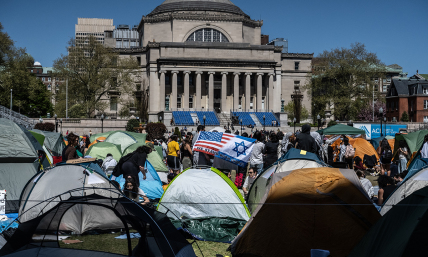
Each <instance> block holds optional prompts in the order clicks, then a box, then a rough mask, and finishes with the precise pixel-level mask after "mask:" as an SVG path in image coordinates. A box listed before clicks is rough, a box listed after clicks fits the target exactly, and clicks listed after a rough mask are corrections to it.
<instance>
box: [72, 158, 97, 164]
mask: <svg viewBox="0 0 428 257" xmlns="http://www.w3.org/2000/svg"><path fill="white" fill-rule="evenodd" d="M96 160H97V159H95V158H82V159H74V160H68V161H67V162H66V163H68V164H76V163H84V162H93V161H96Z"/></svg>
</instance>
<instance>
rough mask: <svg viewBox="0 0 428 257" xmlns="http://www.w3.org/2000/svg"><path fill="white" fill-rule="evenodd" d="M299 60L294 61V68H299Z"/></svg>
mask: <svg viewBox="0 0 428 257" xmlns="http://www.w3.org/2000/svg"><path fill="white" fill-rule="evenodd" d="M299 64H300V63H299V62H294V70H299Z"/></svg>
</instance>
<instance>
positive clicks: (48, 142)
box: [32, 129, 65, 156]
mask: <svg viewBox="0 0 428 257" xmlns="http://www.w3.org/2000/svg"><path fill="white" fill-rule="evenodd" d="M32 131H34V132H36V133H39V134H42V135H44V136H45V142H44V145H45V146H46V147H47V148H48V149H49V150H51V151H52V152H54V153H55V154H54V155H55V156H60V155H61V154H62V150H63V149H64V148H65V143H64V140H63V139H62V135H61V134H60V133H56V132H49V131H42V130H38V129H33V130H32Z"/></svg>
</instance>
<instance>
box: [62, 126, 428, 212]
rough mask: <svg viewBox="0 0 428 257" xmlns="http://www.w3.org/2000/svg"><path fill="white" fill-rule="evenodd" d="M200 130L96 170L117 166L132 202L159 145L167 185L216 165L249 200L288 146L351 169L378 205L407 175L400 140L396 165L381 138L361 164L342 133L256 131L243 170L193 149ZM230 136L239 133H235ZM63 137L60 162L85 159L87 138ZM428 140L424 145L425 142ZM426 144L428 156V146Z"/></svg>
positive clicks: (107, 161)
mask: <svg viewBox="0 0 428 257" xmlns="http://www.w3.org/2000/svg"><path fill="white" fill-rule="evenodd" d="M203 131H205V126H203V125H199V126H197V129H196V131H194V130H193V129H192V131H187V128H186V127H183V128H182V129H181V132H180V134H181V135H177V134H172V133H171V132H169V133H168V134H167V138H165V137H164V138H161V139H157V140H154V141H153V143H152V142H148V143H147V146H142V147H139V148H138V149H137V150H136V151H135V152H134V153H133V154H132V155H131V156H130V157H129V158H127V157H126V156H124V157H123V158H122V159H121V160H120V161H119V163H117V162H116V161H115V160H114V159H113V158H112V156H111V154H108V155H107V156H106V158H105V159H104V160H103V162H102V163H100V166H101V167H102V169H103V170H104V171H106V170H107V169H109V167H116V166H117V167H120V169H117V168H116V169H115V172H113V176H112V178H113V180H114V178H115V177H117V176H119V175H123V176H124V177H125V178H126V183H125V188H124V190H125V191H128V193H127V194H131V195H129V196H130V198H132V199H133V198H136V194H139V195H142V196H145V194H144V192H140V191H138V190H137V189H138V188H139V183H140V181H139V179H138V173H139V172H142V173H143V175H145V174H146V172H147V171H146V170H145V169H144V163H145V161H146V158H147V155H148V154H149V153H150V152H151V151H153V150H154V145H159V146H162V152H163V160H164V162H165V164H166V166H167V167H168V169H169V175H168V183H169V182H170V181H172V179H173V178H174V176H176V175H178V174H179V173H180V172H181V171H183V170H185V169H187V168H190V167H214V168H217V169H218V170H220V171H222V172H224V174H225V175H227V176H228V177H232V176H233V181H234V183H235V185H236V186H237V187H238V188H239V189H240V190H241V192H242V193H243V195H244V196H247V194H248V193H249V190H250V188H251V186H252V184H253V182H254V181H255V179H256V178H257V176H258V175H260V174H261V172H262V171H263V170H265V169H266V168H268V167H270V166H271V165H272V164H274V163H275V162H276V161H277V160H278V159H279V158H281V156H283V155H284V154H286V153H287V152H288V151H289V150H290V149H291V148H296V149H299V150H303V151H306V152H310V153H314V154H316V155H318V156H319V158H320V159H321V160H323V161H324V162H325V163H327V164H329V165H330V166H333V167H339V168H349V169H354V170H355V171H356V175H357V176H358V178H359V179H360V181H361V183H362V185H363V187H364V189H365V190H366V191H367V193H368V195H369V196H370V197H371V198H373V200H374V202H375V203H376V204H378V205H381V204H382V203H383V201H384V200H385V199H386V198H387V197H388V196H389V195H390V194H391V193H392V192H393V191H394V190H393V188H394V187H395V186H396V185H397V184H399V183H401V181H402V180H403V179H404V177H405V176H406V174H407V161H408V159H409V158H410V156H409V150H408V149H409V148H408V147H407V145H406V143H405V141H400V142H398V143H399V148H398V151H397V154H398V158H395V160H394V162H392V160H393V150H392V149H391V146H390V145H389V143H388V140H387V139H383V140H382V141H381V143H380V147H379V148H378V156H379V160H377V159H376V158H375V159H374V160H371V159H370V158H369V157H370V156H367V160H366V158H364V159H365V160H362V159H361V158H360V157H358V156H355V150H356V148H354V146H353V145H352V144H351V143H350V140H349V138H348V137H347V136H345V135H341V136H340V137H339V139H340V143H339V144H337V143H336V144H333V143H334V141H336V140H337V139H338V138H337V137H333V138H327V137H325V138H322V137H321V135H320V134H319V133H317V132H311V126H310V125H309V124H306V125H303V126H302V128H301V131H300V130H298V131H297V132H296V133H291V132H288V133H286V134H284V133H283V132H281V131H280V130H279V129H278V130H277V131H273V130H272V131H259V130H255V131H254V133H251V134H250V135H249V134H248V133H246V132H244V133H242V135H241V136H242V137H250V138H253V139H255V143H254V146H253V150H252V152H251V156H250V159H249V163H248V166H247V167H246V168H243V167H239V166H238V165H235V164H233V163H230V162H227V161H225V160H223V159H221V158H217V157H215V156H212V155H208V154H206V153H203V152H199V151H193V146H194V145H195V143H196V141H197V139H198V137H199V134H200V133H201V132H203ZM225 133H232V131H230V130H227V129H226V130H225ZM234 133H235V134H238V135H239V131H236V132H234ZM67 138H68V147H66V148H65V149H64V151H63V160H71V159H76V158H81V157H82V156H84V154H85V152H86V150H87V148H86V146H87V145H89V144H90V142H89V137H84V138H83V140H80V143H79V137H78V136H77V135H74V134H73V133H70V134H69V135H68V136H67ZM333 140H334V141H333ZM426 141H428V138H427V139H426ZM426 146H427V147H426V154H427V155H428V143H427V144H426ZM424 147H425V145H424ZM422 152H423V149H422V151H421V153H422ZM422 154H423V153H422ZM376 175H379V178H378V184H379V192H378V194H377V198H375V192H374V189H373V185H372V183H371V182H370V180H368V179H367V178H366V176H376ZM168 183H165V185H164V188H166V187H167V186H168ZM127 189H128V190H127ZM140 190H141V189H140ZM125 191H124V192H125ZM145 202H146V201H143V202H142V203H143V204H145Z"/></svg>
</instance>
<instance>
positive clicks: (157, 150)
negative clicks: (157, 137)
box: [155, 145, 163, 159]
mask: <svg viewBox="0 0 428 257" xmlns="http://www.w3.org/2000/svg"><path fill="white" fill-rule="evenodd" d="M155 150H156V152H157V153H158V154H159V156H160V158H161V159H163V148H162V146H160V145H155Z"/></svg>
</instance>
